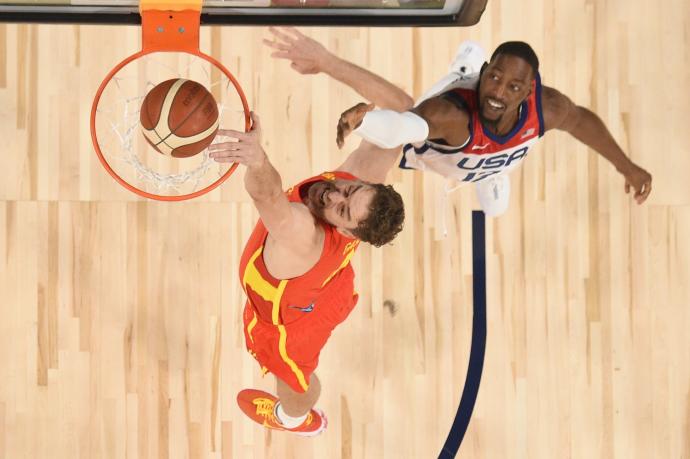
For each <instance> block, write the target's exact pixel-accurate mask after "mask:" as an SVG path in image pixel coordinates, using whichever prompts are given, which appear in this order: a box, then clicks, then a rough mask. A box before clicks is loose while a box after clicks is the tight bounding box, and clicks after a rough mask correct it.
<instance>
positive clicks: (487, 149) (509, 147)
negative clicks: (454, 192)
mask: <svg viewBox="0 0 690 459" xmlns="http://www.w3.org/2000/svg"><path fill="white" fill-rule="evenodd" d="M478 84H479V75H476V76H475V77H474V78H471V79H465V80H459V81H456V82H455V83H453V84H451V85H449V86H448V87H447V88H446V89H444V90H443V91H441V93H443V94H444V96H443V97H445V98H446V99H447V100H449V101H450V102H452V103H454V104H455V105H457V106H458V107H459V108H461V109H462V110H464V111H466V112H467V113H468V114H469V118H470V119H469V125H468V128H469V132H470V136H469V138H468V139H467V141H466V142H465V143H464V144H463V145H461V146H449V145H443V144H440V143H437V142H433V141H431V140H426V141H425V142H424V143H421V144H417V145H413V144H407V145H405V146H404V147H403V156H402V160H401V161H400V167H401V168H403V169H418V170H431V171H434V172H436V173H438V174H441V175H443V176H444V177H448V178H452V179H455V180H458V181H459V182H466V183H469V182H477V181H479V180H483V179H485V178H487V177H490V176H492V175H494V174H498V173H506V172H509V171H510V170H512V169H514V168H515V167H517V166H518V165H519V164H520V163H521V162H522V161H523V160H524V159H525V157H526V156H527V152H528V150H529V148H530V147H531V146H532V145H533V144H534V143H535V142H536V141H537V140H538V139H539V138H540V137H541V136H542V135H544V118H543V116H542V108H541V80H540V77H539V74H538V73H537V75H536V76H535V78H534V81H533V82H532V92H531V94H530V95H529V97H528V98H527V99H526V100H525V101H524V102H523V103H522V105H521V106H520V114H519V116H518V121H517V123H516V124H515V127H514V128H513V129H512V130H511V131H510V132H509V133H508V134H506V135H504V136H498V135H496V134H493V133H492V132H490V131H489V130H488V129H486V128H484V126H483V125H482V123H481V121H480V119H479V100H478V93H477V86H478Z"/></svg>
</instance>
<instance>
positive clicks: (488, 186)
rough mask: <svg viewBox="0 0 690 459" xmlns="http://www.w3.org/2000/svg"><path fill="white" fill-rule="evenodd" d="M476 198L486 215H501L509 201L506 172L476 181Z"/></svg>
mask: <svg viewBox="0 0 690 459" xmlns="http://www.w3.org/2000/svg"><path fill="white" fill-rule="evenodd" d="M475 189H476V190H477V198H478V199H479V204H480V205H481V206H482V210H484V215H486V216H487V217H498V216H499V215H502V214H503V213H504V212H505V211H506V210H507V209H508V204H509V203H510V178H509V177H508V174H496V175H492V176H491V177H489V178H487V179H485V180H480V181H479V182H476V185H475Z"/></svg>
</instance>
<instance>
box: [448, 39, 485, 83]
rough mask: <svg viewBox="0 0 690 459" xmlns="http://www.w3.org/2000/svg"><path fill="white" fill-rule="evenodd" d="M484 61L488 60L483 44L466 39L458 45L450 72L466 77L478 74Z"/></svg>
mask: <svg viewBox="0 0 690 459" xmlns="http://www.w3.org/2000/svg"><path fill="white" fill-rule="evenodd" d="M484 62H486V51H484V48H482V45H480V44H479V43H477V42H476V41H472V40H465V41H463V42H462V43H460V46H458V50H457V51H456V52H455V56H454V57H453V60H452V61H451V63H450V66H449V67H448V72H449V73H457V74H459V75H461V76H462V77H463V78H466V77H469V76H472V75H476V74H478V73H479V72H480V70H481V69H482V65H484Z"/></svg>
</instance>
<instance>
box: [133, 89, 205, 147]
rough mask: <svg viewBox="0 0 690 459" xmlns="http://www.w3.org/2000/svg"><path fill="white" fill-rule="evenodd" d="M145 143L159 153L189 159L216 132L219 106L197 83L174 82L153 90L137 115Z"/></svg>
mask: <svg viewBox="0 0 690 459" xmlns="http://www.w3.org/2000/svg"><path fill="white" fill-rule="evenodd" d="M139 121H140V123H141V128H142V132H143V133H144V137H145V138H146V141H147V142H148V143H149V144H150V145H151V146H152V147H153V148H154V149H155V150H156V151H157V152H159V153H161V154H164V155H166V156H173V157H175V158H188V157H190V156H194V155H196V154H198V153H200V152H202V151H203V150H204V149H205V148H206V147H208V146H209V145H210V144H211V142H212V141H213V138H214V137H215V136H216V132H217V131H218V105H217V103H216V100H215V99H214V98H213V96H212V95H211V93H210V92H208V90H207V89H206V88H205V87H204V86H202V85H201V84H199V83H197V82H196V81H190V80H185V79H182V78H175V79H172V80H167V81H164V82H162V83H160V84H158V85H157V86H156V87H154V88H153V89H152V90H151V91H149V93H148V94H146V97H145V98H144V102H143V103H142V104H141V111H140V113H139Z"/></svg>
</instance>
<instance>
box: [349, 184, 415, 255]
mask: <svg viewBox="0 0 690 459" xmlns="http://www.w3.org/2000/svg"><path fill="white" fill-rule="evenodd" d="M371 186H372V187H373V188H374V197H373V198H372V199H371V204H369V216H368V217H367V218H366V219H364V220H363V221H361V222H359V225H357V228H355V229H354V230H352V234H354V235H355V237H357V239H359V240H361V241H364V242H368V243H369V244H371V245H373V246H376V247H381V246H382V245H384V244H388V243H389V242H391V241H392V240H393V239H395V236H396V235H397V234H398V233H399V232H400V231H401V230H402V227H403V222H404V221H405V207H404V205H403V200H402V197H401V196H400V194H399V193H398V192H397V191H395V189H394V188H393V186H392V185H384V184H382V183H372V184H371Z"/></svg>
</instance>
